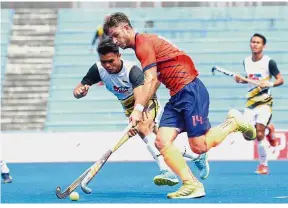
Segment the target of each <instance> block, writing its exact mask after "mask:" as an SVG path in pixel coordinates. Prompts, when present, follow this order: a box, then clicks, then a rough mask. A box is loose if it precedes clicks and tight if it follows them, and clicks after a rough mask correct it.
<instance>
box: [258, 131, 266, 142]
mask: <svg viewBox="0 0 288 208" xmlns="http://www.w3.org/2000/svg"><path fill="white" fill-rule="evenodd" d="M264 138H265V132H264V131H257V140H258V141H261V140H263V139H264Z"/></svg>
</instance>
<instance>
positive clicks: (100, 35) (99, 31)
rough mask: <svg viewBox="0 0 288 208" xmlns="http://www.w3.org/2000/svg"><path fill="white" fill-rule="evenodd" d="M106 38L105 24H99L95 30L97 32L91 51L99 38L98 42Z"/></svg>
mask: <svg viewBox="0 0 288 208" xmlns="http://www.w3.org/2000/svg"><path fill="white" fill-rule="evenodd" d="M104 38H105V34H104V30H103V26H102V25H99V26H98V27H97V29H96V31H95V34H94V37H93V40H92V43H91V49H90V50H91V53H93V52H94V50H95V45H96V42H97V40H98V42H100V41H101V40H102V39H104Z"/></svg>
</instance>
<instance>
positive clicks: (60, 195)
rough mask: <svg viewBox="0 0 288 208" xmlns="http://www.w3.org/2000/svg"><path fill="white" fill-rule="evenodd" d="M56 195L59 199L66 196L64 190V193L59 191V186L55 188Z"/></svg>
mask: <svg viewBox="0 0 288 208" xmlns="http://www.w3.org/2000/svg"><path fill="white" fill-rule="evenodd" d="M56 196H57V197H58V198H59V199H64V198H66V197H67V196H66V194H65V192H64V193H61V188H60V187H59V186H58V187H57V188H56Z"/></svg>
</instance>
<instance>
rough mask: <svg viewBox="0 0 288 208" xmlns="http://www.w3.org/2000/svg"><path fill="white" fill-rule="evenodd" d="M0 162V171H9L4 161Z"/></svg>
mask: <svg viewBox="0 0 288 208" xmlns="http://www.w3.org/2000/svg"><path fill="white" fill-rule="evenodd" d="M0 164H1V173H9V172H10V170H9V168H8V166H7V164H6V162H5V161H1V162H0Z"/></svg>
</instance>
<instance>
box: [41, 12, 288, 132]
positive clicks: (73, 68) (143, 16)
mask: <svg viewBox="0 0 288 208" xmlns="http://www.w3.org/2000/svg"><path fill="white" fill-rule="evenodd" d="M264 10H265V11H264ZM115 11H119V10H115V9H111V10H109V11H108V12H107V10H101V9H99V10H86V11H81V10H71V9H62V10H60V11H59V16H58V17H59V19H58V29H57V33H56V38H55V57H54V68H53V71H52V72H53V73H52V75H51V76H52V77H51V89H50V97H49V102H48V114H47V115H48V117H47V120H46V125H45V126H46V130H49V131H120V130H122V129H123V128H124V127H125V125H126V124H127V119H126V118H125V116H124V115H123V112H122V107H121V105H120V103H119V102H118V101H117V99H116V97H114V96H113V95H112V94H111V93H110V92H108V91H107V90H106V88H105V87H99V86H93V87H92V88H91V89H90V91H89V94H88V96H87V97H85V98H83V99H80V100H76V99H74V97H73V95H72V91H73V89H74V87H75V86H76V85H77V84H78V83H79V82H80V81H81V79H82V77H83V76H84V75H85V74H86V72H87V70H88V69H89V67H90V66H91V65H92V64H93V63H95V62H96V61H97V60H98V56H97V54H91V53H90V52H89V46H90V42H91V38H92V37H93V33H94V31H95V29H96V27H97V26H98V25H99V24H101V23H102V21H103V18H104V16H105V15H107V13H112V12H115ZM121 11H122V12H124V13H126V14H127V15H128V16H129V17H130V18H131V19H132V25H133V26H134V27H135V28H136V30H137V31H139V32H150V33H157V34H160V35H163V36H165V37H166V38H169V39H170V40H171V41H172V42H173V43H175V44H176V45H177V46H178V47H179V48H181V49H183V50H184V51H186V52H187V53H188V54H189V55H191V57H192V58H193V60H194V62H195V64H196V67H197V68H198V70H199V71H200V73H201V75H200V78H201V79H202V80H203V82H204V83H205V84H206V86H207V88H208V90H209V92H210V97H211V111H210V116H209V117H210V120H211V123H212V125H216V124H219V122H221V121H223V119H224V118H225V117H226V114H227V111H228V109H229V108H232V107H234V108H237V109H239V110H243V108H244V105H245V94H246V91H247V86H245V85H239V84H236V83H234V81H233V79H231V78H230V77H227V76H224V75H219V74H218V75H216V76H212V74H211V68H212V66H213V65H220V66H223V67H226V68H227V69H230V70H234V71H238V72H243V68H242V61H243V59H244V58H245V57H246V56H247V55H249V54H250V49H249V39H250V37H251V35H252V34H253V33H255V32H260V33H263V34H264V35H265V36H266V37H267V39H268V45H267V50H266V54H267V55H270V56H271V57H272V58H273V59H275V60H276V61H277V63H278V66H279V69H280V70H281V69H282V73H283V74H284V78H285V79H286V80H288V73H287V72H285V69H286V68H287V66H288V61H287V60H288V53H287V52H288V51H287V48H288V39H287V38H286V34H287V31H288V27H287V25H288V24H287V23H288V21H287V20H288V19H287V11H288V10H287V7H286V8H275V7H271V8H268V7H265V8H261V9H260V8H257V9H255V8H245V9H243V8H242V9H241V8H229V11H228V10H227V9H223V8H217V9H215V8H171V9H162V8H157V9H121ZM268 11H269V12H268ZM167 14H169V17H168V16H167ZM147 20H152V21H153V22H154V28H144V25H145V21H147ZM122 54H123V56H122V57H123V59H126V60H130V61H135V62H137V63H138V61H137V59H136V58H135V55H134V54H133V51H132V50H125V51H122ZM287 90H288V88H287V86H286V85H284V86H282V87H280V88H277V89H273V95H274V98H275V105H274V106H275V107H274V111H273V122H274V123H275V124H276V127H277V128H278V129H279V128H287V119H286V118H287V117H288V107H287V101H288V96H287V94H286V93H285V92H287ZM158 97H159V98H160V101H161V103H162V105H163V106H164V105H165V103H166V102H167V100H168V99H169V94H168V91H167V90H166V89H165V87H163V86H161V87H160V89H159V90H158Z"/></svg>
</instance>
